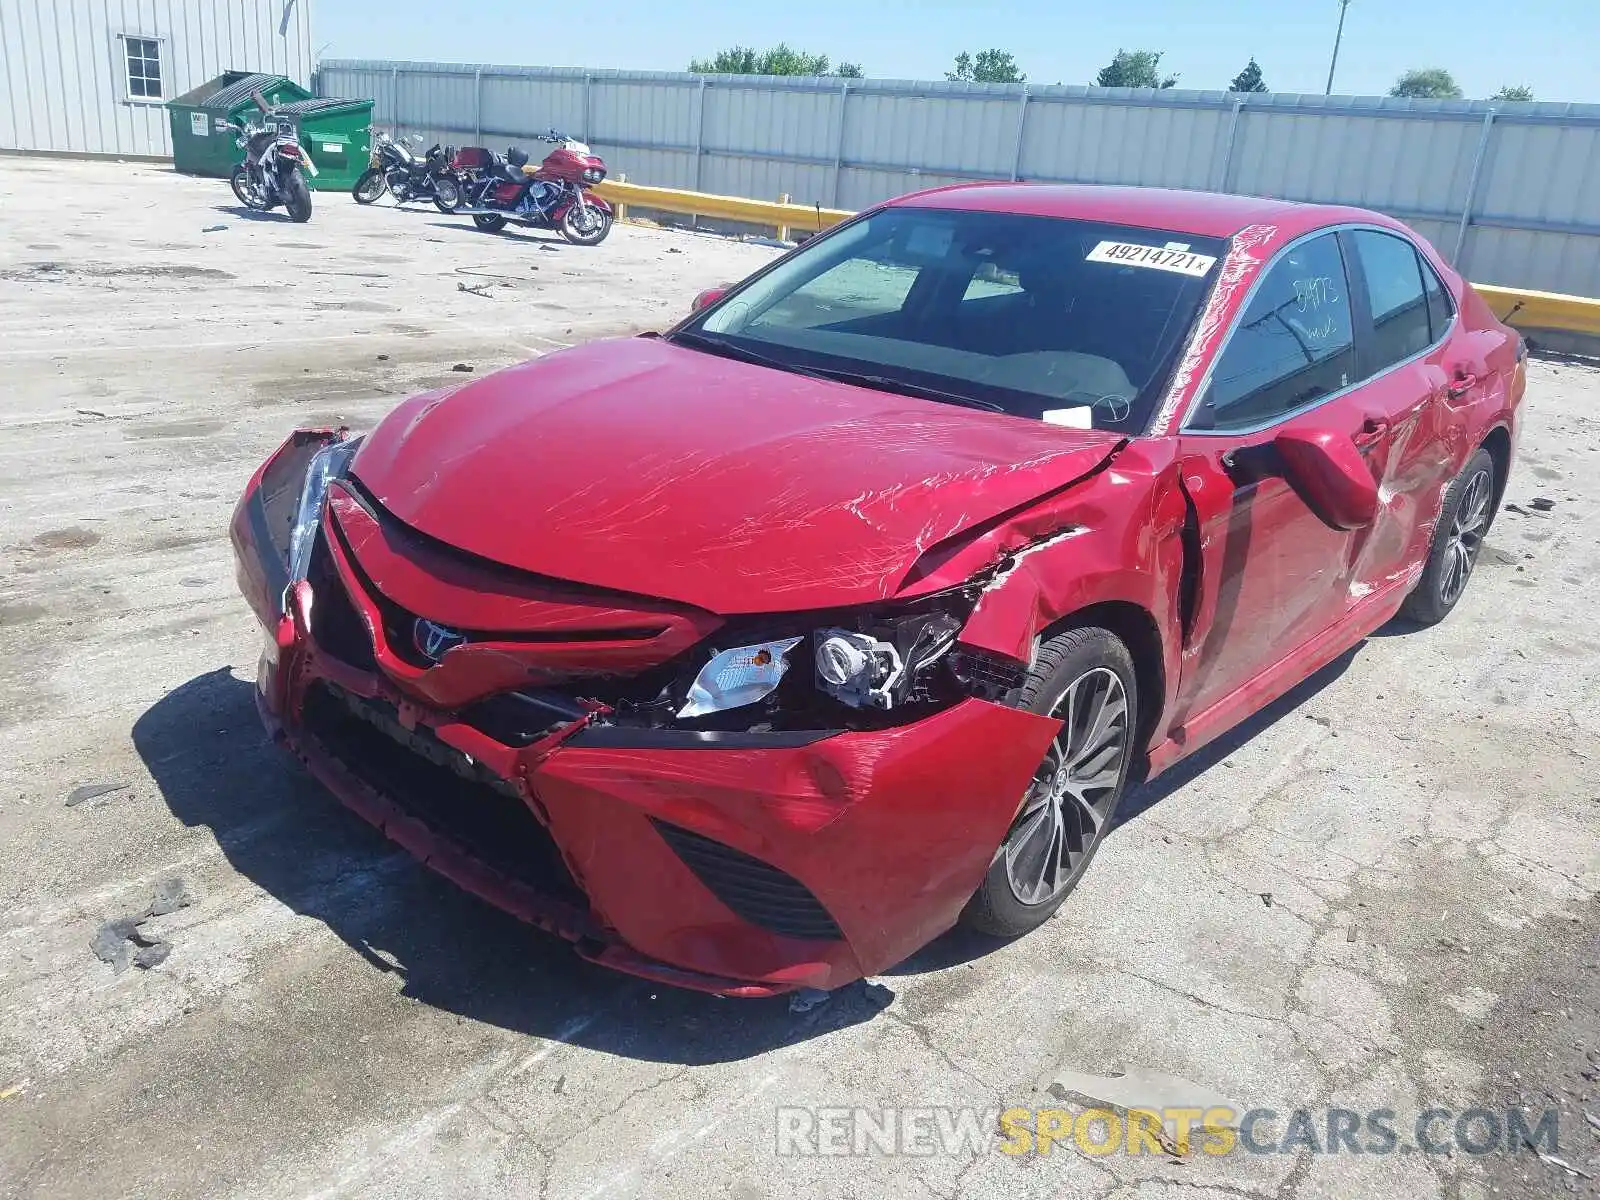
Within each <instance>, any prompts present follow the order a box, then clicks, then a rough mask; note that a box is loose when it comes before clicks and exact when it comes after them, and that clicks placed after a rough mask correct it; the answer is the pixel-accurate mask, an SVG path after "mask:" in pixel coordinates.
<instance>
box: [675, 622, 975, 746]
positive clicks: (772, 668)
mask: <svg viewBox="0 0 1600 1200" xmlns="http://www.w3.org/2000/svg"><path fill="white" fill-rule="evenodd" d="M960 630H961V622H960V620H959V619H957V618H956V617H955V616H953V615H952V614H950V613H947V612H943V611H934V612H926V611H924V612H920V613H911V614H902V615H899V616H893V617H883V618H878V617H874V618H863V619H862V620H861V621H860V622H859V623H857V624H856V625H855V626H853V627H846V626H828V627H825V628H822V629H818V630H815V631H814V632H813V633H812V634H811V635H810V637H809V639H808V638H806V637H784V638H774V639H771V640H768V641H764V642H752V643H751V644H749V645H746V646H736V647H734V648H733V649H731V650H722V651H718V652H716V653H714V654H712V655H711V657H710V658H709V659H708V660H706V662H705V664H704V665H703V666H702V667H701V668H700V670H699V672H698V673H697V674H696V675H695V678H694V681H693V682H692V683H691V684H690V685H689V686H688V689H687V691H686V692H683V693H679V695H681V696H682V697H683V699H682V700H681V701H676V700H675V701H673V705H674V709H675V711H676V715H677V717H678V718H679V719H683V718H689V717H703V716H706V715H708V714H710V713H719V712H725V711H727V710H729V709H736V708H743V707H745V706H746V705H752V704H756V703H757V702H759V701H763V700H768V699H769V698H771V700H770V705H769V707H768V709H767V711H766V716H767V717H772V716H775V715H777V713H778V711H779V710H781V711H782V712H785V713H787V714H788V715H789V716H790V717H799V716H801V715H802V714H810V715H811V716H813V717H817V718H818V719H822V720H827V719H829V718H828V717H827V716H826V712H827V704H824V706H823V707H822V708H818V707H817V706H816V702H817V701H818V700H825V701H828V702H833V703H838V704H843V705H845V706H846V707H849V708H853V709H861V710H877V711H887V710H889V709H894V708H899V707H901V706H903V705H907V704H913V703H916V702H924V701H929V700H934V699H936V698H938V696H939V695H940V694H942V692H943V691H944V690H945V689H942V688H941V687H940V686H939V684H938V683H937V681H936V676H935V672H934V671H932V670H930V668H932V667H934V666H935V665H936V664H938V663H940V662H942V661H943V660H944V659H945V657H946V656H947V655H948V653H949V651H950V649H951V648H952V647H953V646H954V645H955V640H956V635H957V634H958V633H959V632H960ZM808 640H809V641H810V646H809V650H810V653H811V657H812V671H811V677H810V680H809V685H810V686H809V687H808V686H807V683H806V682H798V681H794V680H791V681H790V682H789V683H785V682H784V680H785V677H786V676H787V675H788V673H789V668H790V667H791V666H794V665H795V664H794V662H792V661H791V660H792V659H793V658H794V655H795V654H796V653H805V651H803V650H801V651H797V650H796V647H798V646H799V645H800V644H801V643H802V642H805V641H808ZM780 686H781V689H782V690H780ZM773 706H775V707H773Z"/></svg>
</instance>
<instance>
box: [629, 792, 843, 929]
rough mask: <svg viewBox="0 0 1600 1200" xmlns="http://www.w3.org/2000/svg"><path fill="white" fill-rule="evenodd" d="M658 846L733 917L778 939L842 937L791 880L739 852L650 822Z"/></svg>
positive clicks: (802, 887) (803, 887)
mask: <svg viewBox="0 0 1600 1200" xmlns="http://www.w3.org/2000/svg"><path fill="white" fill-rule="evenodd" d="M651 824H653V825H654V826H655V827H656V832H658V833H659V834H660V835H661V837H662V840H663V841H665V842H666V843H667V845H668V846H670V847H671V848H672V850H673V851H674V853H676V854H677V856H678V857H679V858H681V859H682V860H683V862H684V865H685V866H687V867H688V868H689V869H690V870H691V871H693V872H694V873H695V875H696V877H698V878H699V880H700V882H701V883H703V884H705V885H706V890H707V891H709V892H710V893H711V894H712V895H713V896H715V897H716V898H717V899H718V900H720V901H722V903H723V904H725V905H727V906H728V908H729V909H731V910H732V911H733V913H734V915H735V916H737V917H739V918H740V919H741V920H744V921H748V922H750V924H752V925H759V926H760V927H761V928H762V929H769V930H771V931H772V932H773V933H778V934H782V935H783V936H784V937H792V938H808V939H811V940H814V941H836V940H838V939H839V938H841V937H843V936H844V935H843V934H842V933H840V932H839V926H838V925H837V924H835V923H834V920H833V918H832V917H831V916H830V915H829V914H828V910H827V909H825V908H823V907H822V901H820V900H818V899H817V898H816V897H815V896H813V895H812V894H811V890H810V889H809V888H807V887H806V885H805V884H803V883H801V882H800V881H799V880H798V879H796V878H795V877H794V876H792V875H786V874H785V873H784V872H782V871H780V870H778V868H777V867H774V866H772V865H771V864H770V863H764V862H762V861H761V860H760V859H759V858H752V857H751V856H750V855H748V854H746V853H744V851H742V850H735V849H734V848H733V847H732V846H725V845H723V844H722V843H721V842H718V841H713V840H712V839H711V838H708V837H702V836H701V835H700V834H698V833H693V832H691V831H690V830H687V829H684V828H682V827H681V826H678V825H668V824H667V823H666V822H664V821H657V820H655V819H654V818H651Z"/></svg>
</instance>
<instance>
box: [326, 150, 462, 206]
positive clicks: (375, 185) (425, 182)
mask: <svg viewBox="0 0 1600 1200" xmlns="http://www.w3.org/2000/svg"><path fill="white" fill-rule="evenodd" d="M408 142H409V143H411V145H416V146H421V145H422V139H421V138H420V137H418V136H417V135H416V134H412V135H411V137H409V138H404V139H400V138H393V137H390V136H389V135H388V134H387V133H382V132H380V133H377V134H375V135H374V136H373V139H372V158H371V160H370V161H371V165H370V166H368V168H367V169H366V170H365V171H364V172H363V173H362V175H361V178H360V179H358V180H356V182H355V186H354V187H352V188H351V189H350V194H351V195H352V196H354V197H355V201H356V203H357V204H371V203H372V202H373V201H374V200H377V199H378V198H379V197H380V196H382V195H383V194H384V193H385V192H388V193H389V194H390V195H392V196H393V197H394V199H395V203H396V204H405V203H407V202H408V201H411V200H428V199H431V200H432V201H433V202H434V204H435V205H437V206H438V208H439V211H440V212H453V211H454V210H455V209H457V208H459V207H460V205H461V189H460V186H459V184H458V183H457V180H456V177H455V175H454V174H452V173H451V170H450V161H451V159H452V158H454V157H455V147H454V146H440V145H438V144H437V143H435V144H434V146H433V148H432V149H431V150H429V151H428V153H427V154H426V156H424V157H423V158H420V159H419V158H418V157H417V155H416V152H415V151H414V150H413V149H412V148H411V145H408V144H407V143H408Z"/></svg>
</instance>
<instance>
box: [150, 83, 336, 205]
mask: <svg viewBox="0 0 1600 1200" xmlns="http://www.w3.org/2000/svg"><path fill="white" fill-rule="evenodd" d="M257 92H259V93H260V94H261V96H262V97H263V98H264V99H265V100H266V102H267V103H268V104H271V105H279V104H287V103H289V102H291V101H295V100H304V99H307V98H308V97H309V96H310V95H311V93H310V92H308V91H307V90H306V89H305V88H303V87H301V86H300V85H299V84H298V83H295V82H294V80H292V79H288V78H286V77H285V76H282V75H262V74H257V73H255V72H251V71H225V72H224V73H223V74H221V75H218V76H217V77H216V78H215V79H213V80H211V81H209V82H208V83H202V84H201V85H200V86H199V87H197V88H194V89H193V90H191V91H187V92H185V93H184V94H183V95H181V96H179V97H178V98H177V99H176V100H171V101H168V103H167V119H168V120H169V121H170V122H171V123H172V165H173V166H174V167H176V168H177V169H178V170H180V171H182V172H183V173H184V174H186V175H209V176H212V177H213V178H217V179H226V178H227V177H228V176H229V175H232V174H233V168H234V167H236V166H238V165H239V164H240V163H241V162H243V161H244V151H243V150H241V149H240V148H239V147H238V146H236V145H234V141H235V139H236V137H237V136H238V135H237V134H236V133H235V132H234V131H233V130H231V129H229V128H228V122H229V121H238V120H241V119H246V118H248V117H249V116H250V115H251V114H254V113H258V112H259V111H260V110H259V109H257V108H256V102H255V95H256V93H257ZM319 165H320V164H319Z"/></svg>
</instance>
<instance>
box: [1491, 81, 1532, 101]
mask: <svg viewBox="0 0 1600 1200" xmlns="http://www.w3.org/2000/svg"><path fill="white" fill-rule="evenodd" d="M1489 99H1491V100H1520V101H1522V102H1523V103H1527V102H1528V101H1529V100H1532V99H1533V89H1532V88H1531V87H1527V86H1525V85H1523V84H1520V83H1508V84H1507V85H1506V86H1505V87H1503V88H1501V89H1500V90H1499V91H1498V92H1496V93H1495V94H1494V95H1492V96H1490V97H1489Z"/></svg>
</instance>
